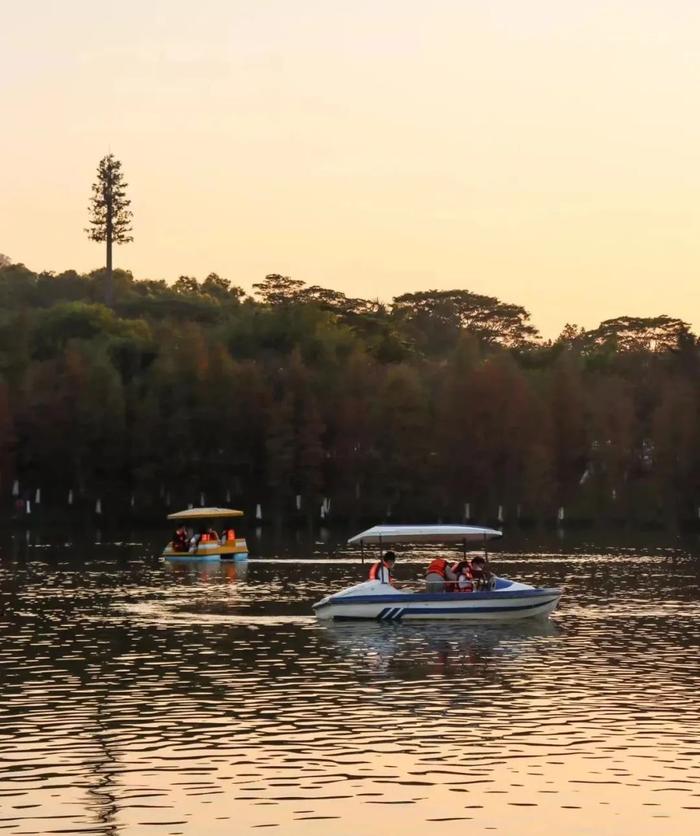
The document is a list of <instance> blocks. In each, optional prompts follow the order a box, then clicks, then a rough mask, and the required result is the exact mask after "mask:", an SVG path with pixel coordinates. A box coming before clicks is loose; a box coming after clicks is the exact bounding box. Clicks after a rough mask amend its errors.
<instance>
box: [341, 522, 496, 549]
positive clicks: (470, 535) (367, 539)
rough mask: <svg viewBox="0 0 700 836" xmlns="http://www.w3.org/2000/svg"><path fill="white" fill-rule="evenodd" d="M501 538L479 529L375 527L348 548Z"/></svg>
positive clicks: (479, 527) (481, 540) (354, 540)
mask: <svg viewBox="0 0 700 836" xmlns="http://www.w3.org/2000/svg"><path fill="white" fill-rule="evenodd" d="M501 536H502V532H500V531H498V530H497V529H495V528H482V527H481V526H477V525H375V526H373V527H372V528H368V529H367V531H363V532H361V533H360V534H356V535H355V536H354V537H351V538H350V539H349V540H348V545H351V546H352V545H359V546H364V545H367V546H370V545H384V544H387V545H388V544H389V543H461V544H464V543H484V542H485V541H486V540H493V539H494V538H495V537H501Z"/></svg>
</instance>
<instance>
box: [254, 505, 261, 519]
mask: <svg viewBox="0 0 700 836" xmlns="http://www.w3.org/2000/svg"><path fill="white" fill-rule="evenodd" d="M255 519H256V520H261V519H262V506H261V505H260V504H258V505H256V506H255Z"/></svg>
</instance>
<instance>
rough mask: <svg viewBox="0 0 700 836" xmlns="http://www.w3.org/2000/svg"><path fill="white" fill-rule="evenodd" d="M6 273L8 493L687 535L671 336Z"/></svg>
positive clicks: (664, 329)
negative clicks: (551, 335) (678, 526)
mask: <svg viewBox="0 0 700 836" xmlns="http://www.w3.org/2000/svg"><path fill="white" fill-rule="evenodd" d="M104 282H105V275H104V271H98V272H95V273H92V274H89V275H79V274H77V273H74V272H67V273H62V274H60V275H53V274H46V273H44V274H36V273H34V272H32V271H31V270H29V269H27V268H26V267H24V266H23V265H19V264H4V266H2V267H1V268H0V495H1V496H2V507H3V508H5V509H7V511H8V512H9V511H12V509H13V508H14V507H15V503H16V500H17V499H19V500H22V499H23V498H24V499H31V498H32V497H34V496H35V494H36V490H37V489H38V488H40V489H41V503H42V508H43V509H61V511H62V512H64V511H65V510H66V508H67V507H68V506H67V503H68V497H69V496H70V497H71V502H72V506H73V507H74V508H76V509H78V508H94V505H95V501H96V499H97V498H100V499H101V503H102V506H103V508H104V509H105V510H106V511H113V512H114V513H115V514H116V513H122V514H126V513H130V512H131V509H132V508H133V509H134V513H140V514H142V515H153V516H156V517H158V516H160V515H162V514H163V513H164V511H165V510H166V509H167V508H171V509H172V508H176V507H185V506H186V505H187V504H188V503H195V504H199V503H200V501H201V499H202V498H204V499H205V500H206V502H207V503H208V504H233V505H236V506H241V507H243V508H245V509H246V511H248V512H251V511H253V510H254V509H255V507H256V505H258V504H260V505H261V506H262V508H263V517H264V519H270V520H273V519H276V520H285V519H286V520H293V519H302V518H306V519H308V520H312V521H313V520H318V519H319V518H320V516H321V508H322V505H323V514H324V516H326V517H328V518H330V519H336V520H343V521H347V520H352V521H359V520H365V519H366V520H372V521H379V520H382V519H390V520H397V521H398V520H411V519H422V520H433V519H435V520H437V519H442V520H462V519H464V518H465V517H471V518H472V519H478V520H480V521H495V520H497V519H499V518H502V519H503V520H504V522H506V523H509V522H515V521H516V520H520V521H521V522H523V523H527V522H533V521H543V522H549V523H553V522H554V521H555V520H556V518H557V515H558V514H559V509H560V508H564V509H565V511H564V513H565V517H566V519H567V520H581V521H599V520H602V521H613V520H617V521H630V522H633V523H640V524H646V523H652V524H654V523H664V522H674V523H678V522H681V523H682V522H690V521H691V520H694V519H697V517H698V510H697V509H698V506H700V437H699V433H698V427H699V426H700V421H699V420H698V418H699V417H700V397H699V395H700V376H699V375H700V349H699V347H698V341H697V338H696V337H695V336H694V335H693V334H692V332H691V331H690V329H689V328H688V326H687V325H686V324H685V323H684V322H682V321H681V320H678V319H672V318H670V317H667V316H658V317H655V318H650V319H634V318H631V317H620V318H619V319H613V320H608V321H607V322H604V323H601V325H600V326H599V327H598V328H596V329H594V330H591V331H584V330H583V329H581V328H577V327H576V326H567V328H566V329H565V330H564V332H563V333H562V335H561V336H560V337H559V339H557V340H555V341H548V342H547V341H543V340H542V339H541V338H540V337H539V335H538V334H537V331H536V329H535V328H534V327H533V326H532V324H531V322H530V318H529V314H528V312H527V311H526V310H525V309H524V308H522V307H520V306H518V305H515V304H510V303H504V302H502V301H500V300H498V299H496V298H494V297H489V296H483V295H479V294H475V293H472V292H470V291H467V290H452V291H424V292H421V293H410V294H404V295H402V296H399V297H397V298H396V299H394V300H393V302H392V304H386V305H385V304H382V303H380V302H378V301H373V300H366V299H353V298H350V297H347V296H345V295H344V294H342V293H339V292H338V291H334V290H330V289H326V288H322V287H318V286H311V287H309V286H307V285H306V284H305V283H304V282H302V281H300V280H293V279H290V278H288V277H285V276H280V275H270V276H267V277H266V278H265V279H264V280H262V281H261V282H260V283H259V284H257V285H255V287H254V291H255V295H254V296H253V297H247V296H246V295H245V294H244V292H243V291H242V290H241V289H240V288H238V287H236V286H234V285H232V284H231V283H230V282H229V281H228V280H226V279H224V278H222V277H220V276H218V275H216V274H210V275H209V276H208V277H206V278H205V279H204V280H203V281H198V280H196V279H195V278H192V277H188V276H182V277H181V278H180V279H179V280H178V281H177V282H176V283H175V284H174V285H171V286H168V285H166V284H165V283H164V282H161V281H136V280H134V279H133V277H132V276H131V275H130V274H129V273H125V272H123V271H115V273H114V287H113V304H112V305H111V307H109V308H108V307H105V306H104V305H102V304H101V300H102V299H103V298H104Z"/></svg>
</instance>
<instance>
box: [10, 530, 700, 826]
mask: <svg viewBox="0 0 700 836" xmlns="http://www.w3.org/2000/svg"><path fill="white" fill-rule="evenodd" d="M136 539H138V538H136ZM155 545H156V544H155V543H151V542H143V543H141V544H138V543H135V544H131V545H122V546H119V545H114V544H112V545H109V544H106V545H99V546H98V545H95V546H90V547H86V546H85V545H83V546H81V547H79V548H78V547H71V546H67V545H66V546H60V547H57V546H54V547H46V548H39V547H28V548H22V549H19V550H18V549H17V548H16V547H15V548H14V549H13V548H12V547H8V546H6V547H5V550H4V557H1V558H0V605H1V608H2V609H1V614H0V681H1V682H2V692H1V693H2V698H1V700H0V831H2V832H6V833H11V834H29V833H32V834H48V833H99V834H116V833H126V834H180V833H182V834H232V833H246V832H251V833H252V832H257V829H258V828H264V829H270V830H272V832H277V833H283V834H301V833H304V834H314V833H318V834H352V836H355V834H389V833H402V834H423V833H425V834H427V833H430V834H450V835H451V834H454V833H464V832H467V831H468V830H471V832H484V831H487V830H488V831H496V832H500V833H503V834H509V836H510V834H540V833H541V834H544V833H547V834H548V836H549V834H551V833H553V832H554V833H567V834H631V833H633V834H635V836H637V835H638V834H691V833H693V834H694V833H698V832H700V706H699V705H698V696H699V694H700V664H699V661H698V645H699V644H700V562H698V559H697V558H694V557H693V556H692V555H690V554H689V553H688V552H686V551H685V550H683V549H681V548H669V549H661V548H628V549H619V548H605V547H602V546H600V545H598V546H597V547H592V546H586V545H580V546H577V547H575V548H574V547H573V545H571V546H568V545H567V543H566V541H564V543H563V544H562V545H561V546H560V547H558V548H557V549H545V550H544V552H542V550H537V549H534V548H532V546H530V547H526V548H524V549H523V550H521V551H515V550H513V551H511V552H509V553H504V554H502V555H499V556H498V557H497V558H496V567H497V569H498V570H499V572H500V574H503V575H506V576H508V575H510V576H513V577H518V578H520V579H522V580H525V581H527V582H541V583H547V584H550V585H554V584H562V585H564V587H565V589H566V595H565V597H564V599H563V602H562V605H561V608H560V610H559V611H558V612H557V613H556V614H555V616H554V617H553V618H551V620H549V621H544V622H535V621H533V622H531V623H528V622H524V623H523V624H522V625H520V626H511V627H501V628H499V627H489V626H484V627H480V626H474V625H460V624H459V623H455V624H452V625H450V624H439V625H430V624H424V625H395V624H382V625H375V624H367V625H362V624H344V625H338V626H324V625H320V624H318V623H317V622H316V620H315V619H314V618H313V617H312V616H311V615H310V605H311V603H312V602H313V601H315V600H317V599H318V598H319V597H321V596H322V595H323V594H325V593H326V592H328V591H329V590H333V589H337V588H339V587H341V586H343V585H346V584H349V583H351V582H354V581H356V580H358V579H360V578H361V577H362V576H363V575H364V574H365V573H366V567H365V568H363V567H362V566H361V565H360V564H359V561H358V560H356V559H355V558H351V559H347V558H346V559H344V560H340V559H336V560H335V561H333V560H330V561H329V562H323V563H314V562H313V559H314V557H315V556H314V552H313V549H314V547H313V546H310V547H309V548H308V549H306V550H304V549H303V548H298V549H296V554H297V555H298V557H296V558H290V557H289V555H287V556H286V559H284V560H276V561H275V560H252V561H250V562H249V563H248V565H247V567H245V568H240V567H237V566H232V565H226V566H221V567H219V566H211V567H201V566H199V567H195V566H178V567H176V568H172V567H169V566H168V565H165V564H162V563H160V562H159V561H158V560H157V559H154V558H153V557H152V556H151V554H152V552H153V550H154V548H155ZM157 545H158V546H160V545H161V544H160V543H158V544H157ZM316 548H317V549H319V554H321V553H322V554H323V555H324V556H327V555H328V550H327V549H325V548H323V547H320V546H317V547H316ZM511 548H512V546H511ZM528 551H529V553H526V552H528ZM271 552H274V548H268V549H267V551H265V549H263V553H266V554H267V555H268V557H274V555H273V554H271ZM299 556H301V557H304V556H305V557H306V558H307V562H303V560H301V559H299ZM419 571H420V563H419V562H409V561H406V560H404V561H402V563H401V566H400V568H399V570H398V574H399V575H400V576H403V577H404V578H410V577H415V576H417V575H418V573H419Z"/></svg>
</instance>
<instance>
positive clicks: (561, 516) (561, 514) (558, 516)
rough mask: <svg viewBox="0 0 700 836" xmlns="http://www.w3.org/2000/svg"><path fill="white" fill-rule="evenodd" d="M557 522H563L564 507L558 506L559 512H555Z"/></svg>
mask: <svg viewBox="0 0 700 836" xmlns="http://www.w3.org/2000/svg"><path fill="white" fill-rule="evenodd" d="M557 522H560V523H563V522H564V506H563V505H560V506H559V511H558V512H557Z"/></svg>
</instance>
